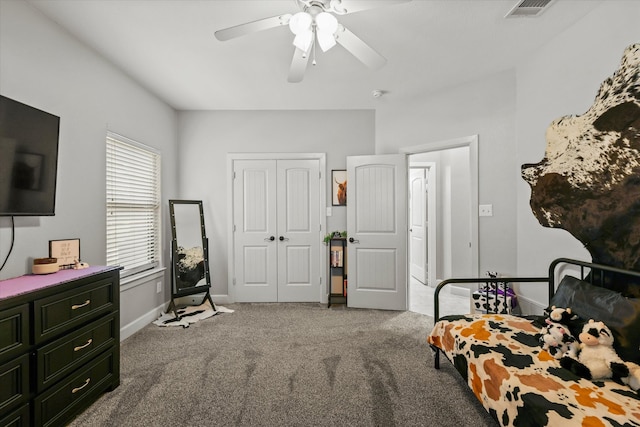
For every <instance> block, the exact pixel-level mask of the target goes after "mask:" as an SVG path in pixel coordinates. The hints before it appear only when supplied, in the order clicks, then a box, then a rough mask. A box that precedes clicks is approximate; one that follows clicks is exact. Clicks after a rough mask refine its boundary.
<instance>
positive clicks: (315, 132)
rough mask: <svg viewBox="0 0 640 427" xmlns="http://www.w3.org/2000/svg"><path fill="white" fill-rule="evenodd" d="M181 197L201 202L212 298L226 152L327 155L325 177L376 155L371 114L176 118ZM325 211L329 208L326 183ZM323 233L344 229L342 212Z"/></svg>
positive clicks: (219, 267)
mask: <svg viewBox="0 0 640 427" xmlns="http://www.w3.org/2000/svg"><path fill="white" fill-rule="evenodd" d="M178 123H179V139H180V151H179V155H178V161H179V165H180V166H179V168H180V171H181V173H180V194H181V197H182V198H185V199H196V200H202V201H203V207H204V211H205V227H206V230H207V237H208V238H209V260H210V263H209V270H210V273H211V282H212V285H213V290H212V293H213V294H215V295H226V294H227V293H228V289H227V279H228V271H227V262H228V256H229V254H228V251H227V230H228V227H229V224H230V223H229V219H228V218H227V197H228V194H227V189H228V187H229V176H228V174H227V153H269V152H271V153H273V152H275V153H327V157H326V161H327V170H326V172H327V174H329V176H330V173H331V170H332V169H346V157H347V156H353V155H364V154H372V153H373V151H374V135H375V112H374V111H373V110H344V111H337V110H332V111H328V110H314V111H184V112H180V113H179V114H178ZM326 191H327V206H331V198H330V195H331V186H330V179H328V180H327V188H326ZM332 211H333V215H332V216H331V217H328V218H327V229H328V230H330V231H334V230H339V231H342V230H346V208H345V207H335V206H334V207H333V208H332Z"/></svg>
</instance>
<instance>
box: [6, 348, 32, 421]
mask: <svg viewBox="0 0 640 427" xmlns="http://www.w3.org/2000/svg"><path fill="white" fill-rule="evenodd" d="M28 398H29V355H28V354H23V355H22V356H20V357H18V358H17V359H15V360H12V361H11V362H7V363H5V364H4V365H1V366H0V413H3V412H5V411H7V410H9V409H11V408H12V407H17V406H18V405H20V404H21V403H25V402H26V401H27V399H28Z"/></svg>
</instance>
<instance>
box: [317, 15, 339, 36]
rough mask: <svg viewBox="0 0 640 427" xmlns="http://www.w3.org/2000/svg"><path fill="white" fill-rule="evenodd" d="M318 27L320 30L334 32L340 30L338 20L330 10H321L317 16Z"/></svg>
mask: <svg viewBox="0 0 640 427" xmlns="http://www.w3.org/2000/svg"><path fill="white" fill-rule="evenodd" d="M316 27H318V29H319V30H322V31H326V32H327V33H329V34H333V33H335V32H336V31H337V30H338V20H337V19H336V17H335V16H333V15H332V14H330V13H328V12H321V13H319V14H318V15H317V16H316Z"/></svg>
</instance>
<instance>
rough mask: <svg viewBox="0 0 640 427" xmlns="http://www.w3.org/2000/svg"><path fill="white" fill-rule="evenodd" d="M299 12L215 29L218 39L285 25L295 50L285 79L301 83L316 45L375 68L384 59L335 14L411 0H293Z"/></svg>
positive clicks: (381, 63) (223, 39) (383, 61)
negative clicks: (340, 51) (340, 49)
mask: <svg viewBox="0 0 640 427" xmlns="http://www.w3.org/2000/svg"><path fill="white" fill-rule="evenodd" d="M294 1H295V3H296V5H297V7H298V8H299V9H300V12H297V13H295V14H291V13H285V14H283V15H278V16H272V17H270V18H264V19H259V20H257V21H252V22H247V23H246V24H240V25H236V26H233V27H229V28H225V29H223V30H218V31H216V32H215V36H216V38H217V39H218V40H220V41H226V40H230V39H234V38H236V37H240V36H244V35H246V34H251V33H254V32H258V31H263V30H268V29H271V28H276V27H282V26H285V25H287V26H289V29H290V30H291V32H292V33H293V34H294V35H295V37H294V39H293V45H294V46H295V51H294V53H293V59H292V61H291V67H290V68H289V77H288V79H287V80H288V81H289V82H291V83H298V82H301V81H302V79H303V78H304V72H305V70H306V69H307V65H308V63H309V56H310V55H311V54H313V56H314V60H313V61H312V63H313V64H314V65H315V46H316V44H317V45H318V46H319V47H320V48H321V49H322V51H323V52H326V51H327V50H329V49H331V48H332V47H333V46H335V45H336V43H337V44H340V45H341V46H342V47H344V48H345V49H346V50H348V51H349V52H350V53H351V54H352V55H353V56H355V57H356V58H358V59H359V60H360V61H361V62H362V63H363V64H365V65H366V66H368V67H369V68H372V69H374V70H375V69H378V68H380V67H382V66H383V65H384V64H386V62H387V60H386V59H385V58H384V57H383V56H382V55H380V54H379V53H378V52H376V51H375V50H373V48H371V47H370V46H369V45H368V44H366V43H365V42H363V41H362V40H361V39H360V38H358V36H356V35H355V34H353V33H352V32H351V31H349V30H348V29H347V28H345V27H344V25H342V24H340V23H339V22H338V19H337V18H336V16H335V15H346V14H348V13H354V12H360V11H363V10H367V9H373V8H376V7H380V6H386V5H392V4H398V3H406V2H409V1H411V0H294Z"/></svg>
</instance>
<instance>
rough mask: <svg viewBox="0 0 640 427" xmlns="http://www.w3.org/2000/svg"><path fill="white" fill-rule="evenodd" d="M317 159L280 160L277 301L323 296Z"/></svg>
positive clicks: (310, 298) (302, 300)
mask: <svg viewBox="0 0 640 427" xmlns="http://www.w3.org/2000/svg"><path fill="white" fill-rule="evenodd" d="M319 180H320V170H319V164H318V161H317V160H278V221H277V222H278V301H279V302H317V301H319V298H320V258H321V257H320V237H319V232H320V226H319V224H320V205H319V203H320V181H319Z"/></svg>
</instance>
